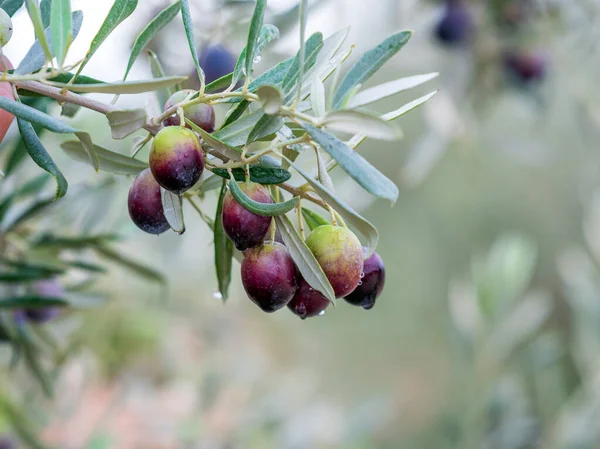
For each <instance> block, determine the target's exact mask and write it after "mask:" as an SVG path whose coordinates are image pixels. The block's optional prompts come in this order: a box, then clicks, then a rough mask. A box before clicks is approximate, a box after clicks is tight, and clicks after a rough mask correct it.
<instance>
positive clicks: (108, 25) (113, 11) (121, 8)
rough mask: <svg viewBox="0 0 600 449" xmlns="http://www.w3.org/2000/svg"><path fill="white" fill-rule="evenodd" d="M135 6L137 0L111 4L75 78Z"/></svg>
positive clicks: (119, 0)
mask: <svg viewBox="0 0 600 449" xmlns="http://www.w3.org/2000/svg"><path fill="white" fill-rule="evenodd" d="M55 1H56V0H53V2H52V3H53V4H54V3H55ZM137 5H138V0H116V1H115V2H114V3H113V5H112V7H111V8H110V11H109V12H108V15H107V16H106V19H104V22H103V23H102V26H101V27H100V29H99V30H98V33H96V36H94V39H92V43H91V45H90V48H89V49H88V51H87V53H86V55H85V58H84V59H83V61H82V62H81V64H80V65H79V68H78V70H77V73H76V74H75V76H79V74H80V73H81V71H82V70H83V68H84V67H85V66H86V64H87V63H88V62H89V60H90V59H91V57H92V56H94V53H96V50H98V48H100V45H102V43H103V42H104V40H105V39H106V38H107V37H108V36H109V35H110V33H112V32H113V30H114V29H115V28H116V27H117V26H119V24H120V23H121V22H123V21H124V20H125V19H126V18H127V17H129V16H130V15H131V13H133V11H135V8H137Z"/></svg>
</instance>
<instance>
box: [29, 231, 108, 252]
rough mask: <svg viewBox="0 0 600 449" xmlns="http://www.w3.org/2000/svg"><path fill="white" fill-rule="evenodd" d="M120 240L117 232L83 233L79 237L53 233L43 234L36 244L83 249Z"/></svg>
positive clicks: (38, 245)
mask: <svg viewBox="0 0 600 449" xmlns="http://www.w3.org/2000/svg"><path fill="white" fill-rule="evenodd" d="M118 240H119V236H117V235H115V234H98V235H82V236H77V237H67V236H56V235H52V234H43V235H41V236H40V237H38V238H37V240H36V241H35V246H37V247H46V248H50V247H52V248H60V249H73V250H81V249H86V248H93V247H96V246H103V245H105V244H106V243H110V242H115V241H118Z"/></svg>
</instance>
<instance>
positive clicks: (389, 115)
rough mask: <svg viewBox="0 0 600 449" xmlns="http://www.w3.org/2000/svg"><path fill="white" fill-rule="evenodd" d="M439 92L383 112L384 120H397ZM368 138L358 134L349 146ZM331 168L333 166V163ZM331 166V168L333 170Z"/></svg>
mask: <svg viewBox="0 0 600 449" xmlns="http://www.w3.org/2000/svg"><path fill="white" fill-rule="evenodd" d="M437 92H438V91H437V90H436V91H433V92H430V93H428V94H427V95H423V96H422V97H419V98H417V99H416V100H413V101H411V102H410V103H407V104H405V105H404V106H402V107H400V108H398V109H396V110H395V111H392V112H388V113H387V114H383V115H382V116H381V118H382V119H383V120H387V121H392V120H395V119H397V118H398V117H401V116H403V115H404V114H406V113H407V112H410V111H412V110H413V109H415V108H417V107H419V106H421V105H422V104H423V103H425V102H427V101H429V100H430V99H431V98H432V97H433V96H434V95H435V94H437ZM366 138H367V136H365V135H364V134H356V135H355V136H353V137H352V139H350V141H349V142H348V146H349V147H350V148H356V147H358V146H359V145H360V144H361V143H363V142H364V141H365V139H366ZM331 168H333V164H332V167H331ZM331 168H330V170H331Z"/></svg>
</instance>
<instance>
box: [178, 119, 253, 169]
mask: <svg viewBox="0 0 600 449" xmlns="http://www.w3.org/2000/svg"><path fill="white" fill-rule="evenodd" d="M185 122H186V123H187V124H188V126H189V127H190V128H192V129H193V130H194V131H196V132H197V133H198V134H200V137H202V139H203V140H204V141H205V142H206V143H207V144H208V145H210V146H211V147H212V148H214V149H215V150H217V151H218V152H219V153H221V154H223V155H225V156H227V157H228V158H229V159H231V160H233V161H239V160H241V158H242V152H241V151H239V150H238V149H237V148H234V147H232V146H231V145H228V144H227V143H225V142H224V141H223V140H222V139H220V138H219V137H218V136H217V135H216V134H217V133H215V134H210V133H207V132H206V131H204V130H203V129H202V128H200V127H199V126H197V125H196V124H195V123H193V122H192V121H190V120H189V119H185Z"/></svg>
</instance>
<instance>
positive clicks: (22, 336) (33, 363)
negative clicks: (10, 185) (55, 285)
mask: <svg viewBox="0 0 600 449" xmlns="http://www.w3.org/2000/svg"><path fill="white" fill-rule="evenodd" d="M54 1H56V0H54ZM19 342H20V345H21V347H22V349H23V356H24V359H25V363H26V364H27V367H28V368H29V371H30V372H31V373H32V374H33V375H34V376H35V377H36V379H37V380H38V382H39V383H40V386H41V387H42V390H43V391H44V394H45V395H46V396H47V397H49V398H52V397H53V396H54V385H53V384H52V380H51V379H50V375H49V373H47V372H46V370H45V369H44V367H43V366H42V362H41V360H40V352H39V350H38V349H37V348H36V347H35V346H34V343H33V341H32V338H31V336H30V335H29V334H28V331H27V330H26V329H25V328H23V327H22V326H20V327H19Z"/></svg>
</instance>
